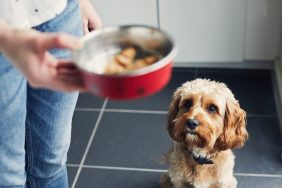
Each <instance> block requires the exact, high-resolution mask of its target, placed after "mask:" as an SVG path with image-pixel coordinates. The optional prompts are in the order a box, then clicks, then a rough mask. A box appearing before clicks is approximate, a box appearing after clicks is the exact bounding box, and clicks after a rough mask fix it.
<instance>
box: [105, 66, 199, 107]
mask: <svg viewBox="0 0 282 188" xmlns="http://www.w3.org/2000/svg"><path fill="white" fill-rule="evenodd" d="M194 78H195V69H188V68H183V69H175V70H174V71H173V75H172V79H171V81H170V82H169V84H168V85H167V86H166V87H165V88H164V89H162V90H161V91H159V92H158V93H156V94H154V95H152V96H150V97H146V98H142V99H137V100H131V101H122V102H120V101H111V100H110V101H109V102H108V105H107V107H106V108H114V109H131V110H167V109H168V105H169V103H170V101H171V97H172V95H173V93H174V91H175V90H176V88H177V87H179V86H180V85H181V84H182V83H184V82H186V81H189V80H192V79H194Z"/></svg>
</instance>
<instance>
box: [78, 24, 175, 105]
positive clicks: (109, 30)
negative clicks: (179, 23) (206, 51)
mask: <svg viewBox="0 0 282 188" xmlns="http://www.w3.org/2000/svg"><path fill="white" fill-rule="evenodd" d="M83 40H84V47H83V48H82V49H80V50H79V51H76V52H74V53H73V59H74V62H75V64H76V65H77V66H78V67H79V68H80V69H81V71H82V74H83V77H84V83H85V86H86V89H87V90H88V91H89V92H91V93H93V94H94V95H97V96H101V97H108V98H110V99H117V100H128V99H136V98H141V97H145V96H148V95H152V94H154V93H155V92H157V91H159V90H160V89H162V88H163V87H164V86H165V85H166V84H167V83H168V81H169V80H170V78H171V72H172V60H173V58H174V57H175V55H176V51H177V50H176V48H175V45H174V42H173V41H172V39H171V38H170V37H169V36H168V35H167V34H166V33H165V32H163V31H161V30H159V29H156V28H153V27H149V26H140V25H133V26H120V27H105V28H103V29H100V30H96V31H94V32H92V33H90V34H89V35H87V36H85V37H84V38H83ZM132 45H134V46H138V47H140V48H142V49H143V50H145V51H149V52H152V53H154V54H156V55H158V57H159V58H160V60H159V61H158V62H156V63H154V64H152V65H150V66H147V67H144V68H140V69H137V70H132V71H130V72H126V73H122V74H118V75H105V74H103V71H104V69H105V66H106V65H107V64H108V63H109V58H111V57H112V56H113V55H115V54H117V53H118V52H120V51H121V50H122V49H124V48H126V47H128V46H132Z"/></svg>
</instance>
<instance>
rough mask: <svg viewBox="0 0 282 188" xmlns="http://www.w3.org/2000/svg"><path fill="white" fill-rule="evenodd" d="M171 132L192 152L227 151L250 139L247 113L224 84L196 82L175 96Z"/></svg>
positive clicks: (171, 108)
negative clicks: (198, 149) (197, 150)
mask: <svg viewBox="0 0 282 188" xmlns="http://www.w3.org/2000/svg"><path fill="white" fill-rule="evenodd" d="M167 126H168V127H167V128H168V132H169V134H170V136H171V137H172V139H173V140H175V141H176V142H181V143H183V144H184V145H185V146H186V147H187V148H188V149H191V150H195V149H197V148H200V149H204V151H206V152H209V151H223V150H227V149H232V148H236V147H240V146H242V145H243V144H244V142H245V141H246V139H247V137H248V133H247V130H246V113H245V111H244V110H242V109H241V108H240V105H239V103H238V101H237V100H236V99H235V98H234V95H233V94H232V92H231V91H230V90H229V89H228V88H227V86H226V85H225V84H223V83H218V82H215V81H209V80H206V79H196V80H194V81H191V82H186V83H184V84H183V85H182V86H181V87H179V88H178V89H177V90H176V92H175V93H174V96H173V100H172V102H171V104H170V107H169V112H168V124H167Z"/></svg>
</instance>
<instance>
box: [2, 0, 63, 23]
mask: <svg viewBox="0 0 282 188" xmlns="http://www.w3.org/2000/svg"><path fill="white" fill-rule="evenodd" d="M66 5H67V0H0V19H2V20H3V21H4V22H6V23H8V24H10V25H13V26H15V27H19V28H31V27H32V26H36V25H39V24H41V23H44V22H46V21H48V20H50V19H52V18H54V17H56V15H58V14H60V13H61V12H62V11H63V10H64V9H65V7H66Z"/></svg>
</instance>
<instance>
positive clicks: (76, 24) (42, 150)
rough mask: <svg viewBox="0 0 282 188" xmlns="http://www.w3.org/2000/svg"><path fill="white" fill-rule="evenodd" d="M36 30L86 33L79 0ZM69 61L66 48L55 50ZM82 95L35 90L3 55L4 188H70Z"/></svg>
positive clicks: (0, 187)
mask: <svg viewBox="0 0 282 188" xmlns="http://www.w3.org/2000/svg"><path fill="white" fill-rule="evenodd" d="M34 29H36V30H39V31H41V32H66V33H70V34H72V35H76V36H81V35H82V21H81V16H80V10H79V6H78V4H77V0H69V1H68V6H67V7H66V9H65V10H64V11H63V12H62V13H61V14H60V15H58V16H57V17H56V18H55V19H53V20H50V21H48V22H45V23H43V24H41V25H39V26H36V27H34ZM51 53H53V54H54V55H55V56H57V57H58V58H69V55H70V54H69V52H68V51H66V50H58V49H55V50H52V51H51ZM77 96H78V93H68V94H67V93H63V92H54V91H49V90H44V89H33V88H31V87H30V86H29V85H28V84H27V81H26V79H25V77H24V76H23V75H22V74H21V73H20V72H19V71H18V70H17V69H16V68H14V67H13V66H12V65H11V64H10V63H9V62H8V61H7V60H6V59H5V58H4V57H3V56H2V55H1V54H0V188H4V187H12V188H23V187H25V188H34V187H36V188H37V187H38V188H47V187H48V188H66V187H68V178H67V171H66V160H67V152H68V149H69V145H70V137H71V121H72V116H73V112H74V108H75V104H76V101H77Z"/></svg>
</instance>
